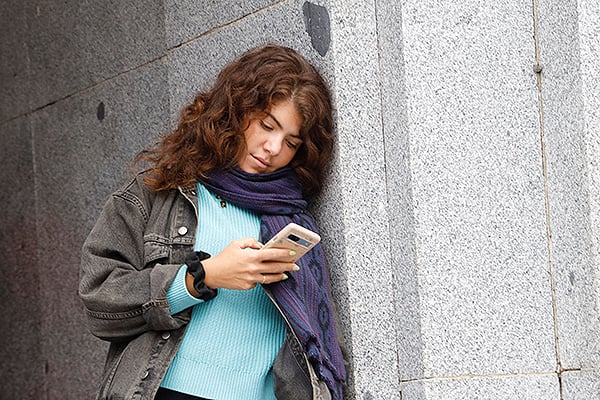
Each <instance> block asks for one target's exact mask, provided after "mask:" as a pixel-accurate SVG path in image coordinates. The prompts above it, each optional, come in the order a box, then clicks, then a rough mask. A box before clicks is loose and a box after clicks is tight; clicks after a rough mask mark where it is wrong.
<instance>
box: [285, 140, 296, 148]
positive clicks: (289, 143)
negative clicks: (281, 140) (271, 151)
mask: <svg viewBox="0 0 600 400" xmlns="http://www.w3.org/2000/svg"><path fill="white" fill-rule="evenodd" d="M287 145H288V147H289V148H290V149H297V148H298V144H297V143H295V142H290V141H288V142H287Z"/></svg>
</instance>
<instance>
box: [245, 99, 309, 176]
mask: <svg viewBox="0 0 600 400" xmlns="http://www.w3.org/2000/svg"><path fill="white" fill-rule="evenodd" d="M249 122H250V124H249V126H248V128H247V129H246V130H245V131H244V138H245V139H246V148H245V150H244V153H243V155H242V157H240V159H239V160H238V165H239V167H240V169H241V170H242V171H244V172H248V173H252V174H266V173H269V172H275V171H277V170H278V169H280V168H283V167H285V166H287V165H288V164H289V163H290V161H292V159H293V158H294V156H295V155H296V152H297V151H298V148H299V147H300V145H301V144H302V139H301V138H300V128H301V127H302V119H301V117H300V115H299V114H298V112H297V111H296V107H295V106H294V104H293V103H292V102H291V101H288V100H283V101H280V102H278V103H275V104H273V106H272V107H271V108H270V109H269V110H267V111H266V112H265V113H264V115H263V114H258V115H255V116H252V117H251V118H250V121H249Z"/></svg>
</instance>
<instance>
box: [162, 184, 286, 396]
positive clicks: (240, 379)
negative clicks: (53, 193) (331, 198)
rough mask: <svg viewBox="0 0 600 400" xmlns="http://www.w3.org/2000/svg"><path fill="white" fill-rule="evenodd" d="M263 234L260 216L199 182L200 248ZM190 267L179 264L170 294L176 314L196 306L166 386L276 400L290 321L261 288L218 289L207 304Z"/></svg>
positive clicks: (218, 248)
mask: <svg viewBox="0 0 600 400" xmlns="http://www.w3.org/2000/svg"><path fill="white" fill-rule="evenodd" d="M222 204H226V206H225V207H223V206H222ZM259 234H260V215H257V214H255V213H252V212H251V211H248V210H245V209H242V208H239V207H236V206H235V205H233V204H230V203H222V201H221V200H220V199H218V198H217V197H216V196H215V195H214V194H213V193H211V192H209V191H208V190H207V189H206V188H205V187H204V186H203V185H202V184H198V229H197V231H196V245H195V248H196V250H202V251H205V252H207V253H209V254H212V255H216V254H218V253H219V252H220V251H221V250H222V249H223V248H224V247H225V246H227V245H228V244H229V243H230V242H231V241H232V240H235V239H241V238H245V237H254V238H256V239H257V240H258V239H259ZM248 251H254V250H248ZM186 269H187V266H185V265H183V266H182V267H181V268H180V270H179V273H178V274H177V276H176V277H175V279H174V281H173V283H172V284H171V286H170V288H169V290H168V291H167V298H168V300H169V304H170V308H171V313H172V314H177V313H178V312H180V311H182V310H184V309H186V308H189V307H193V309H192V319H191V321H190V323H189V326H188V328H187V331H186V333H185V337H184V339H183V342H182V343H181V346H180V348H179V350H178V352H177V355H176V356H175V359H174V360H173V362H172V363H171V366H170V367H169V369H168V371H167V374H166V375H165V377H164V379H163V381H162V383H161V386H162V387H165V388H168V389H171V390H176V391H178V392H183V393H187V394H191V395H194V396H199V397H204V398H208V399H215V400H229V399H231V400H238V399H248V400H251V399H256V400H265V399H273V400H274V399H275V395H274V392H273V373H272V366H273V362H274V361H275V357H276V356H277V353H278V351H279V349H280V347H281V345H282V343H283V340H284V338H285V322H284V320H283V318H282V317H281V315H280V314H279V312H278V311H277V309H276V308H275V306H274V305H273V303H272V302H271V300H270V299H269V298H268V297H267V295H266V294H265V292H264V289H263V288H262V286H261V285H257V286H256V287H255V288H254V289H252V290H228V289H219V294H218V296H217V297H215V298H214V299H212V300H210V301H207V302H203V301H202V300H200V299H197V298H195V297H193V296H192V295H191V294H190V293H189V292H188V291H187V288H186V286H185V274H186Z"/></svg>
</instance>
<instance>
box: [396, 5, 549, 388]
mask: <svg viewBox="0 0 600 400" xmlns="http://www.w3.org/2000/svg"><path fill="white" fill-rule="evenodd" d="M531 12H532V10H531V4H528V3H522V2H521V3H519V2H509V1H501V2H493V3H489V2H484V1H481V2H475V3H469V4H465V3H460V4H458V3H450V2H447V1H428V2H422V1H403V2H402V13H403V15H402V23H403V27H402V29H403V39H404V41H403V43H404V71H405V74H406V75H405V82H406V83H405V84H406V88H405V90H406V106H405V107H406V113H407V128H408V129H407V131H406V132H403V134H404V135H408V137H409V139H408V143H409V144H408V148H409V155H408V156H409V158H408V162H409V163H410V164H409V170H410V184H411V190H412V209H408V210H406V209H401V208H400V209H396V210H390V214H394V213H395V212H398V213H412V214H413V215H412V216H407V217H406V219H409V220H410V218H414V233H413V236H412V239H413V240H414V241H415V244H414V246H415V249H416V250H415V252H414V254H415V255H416V257H415V258H414V259H413V260H412V261H411V260H405V259H404V260H403V259H401V260H402V261H403V262H405V264H401V265H398V266H397V268H398V269H399V273H398V286H399V289H398V290H399V292H400V298H399V306H400V307H403V304H409V306H410V307H411V309H413V310H414V311H413V312H412V314H411V315H412V316H415V315H417V318H416V319H415V320H410V319H409V320H404V321H402V323H403V324H404V325H400V328H399V329H400V335H399V346H400V347H401V348H409V349H411V350H406V351H401V352H400V354H406V355H407V356H408V357H409V358H407V359H401V360H400V362H401V368H400V371H401V374H402V378H403V379H414V378H421V377H436V376H456V375H464V374H475V375H478V374H495V373H528V372H531V373H538V372H548V371H553V370H554V368H555V354H554V334H553V333H554V332H553V314H552V303H551V301H552V297H551V288H550V282H549V279H548V265H547V258H548V254H547V237H546V231H545V214H544V186H543V176H542V171H541V155H540V151H539V148H540V146H539V124H538V120H539V114H538V108H537V104H536V101H537V93H536V86H535V76H534V74H533V72H532V70H531V66H532V64H533V58H532V57H533V52H532V51H531V35H532V26H531V17H530V15H531ZM508 33H510V34H508ZM389 128H390V129H393V128H392V127H389ZM390 157H391V156H390ZM401 168H402V167H400V169H401ZM400 173H402V172H400ZM393 174H394V171H390V175H391V176H393ZM404 181H406V179H405V180H404ZM399 183H403V181H402V180H399ZM390 193H391V194H390V196H391V198H392V199H393V198H394V197H395V195H394V191H390ZM398 204H405V202H404V201H403V200H402V199H400V200H398ZM400 236H402V232H401V231H400ZM390 237H392V238H393V237H395V235H394V234H391V235H390ZM397 251H399V252H401V251H402V249H401V248H398V249H397ZM409 256H410V254H409ZM415 293H418V298H416V299H415V298H414V296H415ZM417 310H418V311H417ZM399 324H400V322H399ZM407 325H408V326H407ZM405 326H406V327H405ZM404 332H407V333H406V334H405V333H404ZM415 340H418V341H417V342H415ZM415 346H416V347H417V348H418V350H417V349H413V347H415Z"/></svg>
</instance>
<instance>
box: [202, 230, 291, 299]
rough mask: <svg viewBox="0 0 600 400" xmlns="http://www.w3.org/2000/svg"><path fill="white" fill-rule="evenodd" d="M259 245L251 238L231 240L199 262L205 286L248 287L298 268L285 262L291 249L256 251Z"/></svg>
mask: <svg viewBox="0 0 600 400" xmlns="http://www.w3.org/2000/svg"><path fill="white" fill-rule="evenodd" d="M261 247H262V245H261V244H260V243H259V242H257V241H256V240H254V239H252V238H246V239H240V240H234V241H233V242H231V243H229V245H227V247H225V248H224V249H223V250H222V251H221V252H220V253H219V254H217V255H216V256H214V257H211V258H208V259H206V260H204V261H202V265H203V266H204V271H205V273H206V276H205V278H204V283H205V284H206V286H208V287H209V288H211V289H218V288H226V289H238V290H248V289H252V288H254V287H255V286H256V285H257V284H258V283H262V284H268V283H274V282H279V281H282V280H284V279H287V275H286V272H289V271H297V270H298V266H297V265H296V264H294V262H290V261H285V258H288V257H289V256H290V255H294V254H292V253H293V250H289V249H275V248H270V249H263V250H260V249H261ZM258 250H260V251H258ZM291 252H292V253H291ZM192 282H193V280H192ZM192 286H193V285H192Z"/></svg>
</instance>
